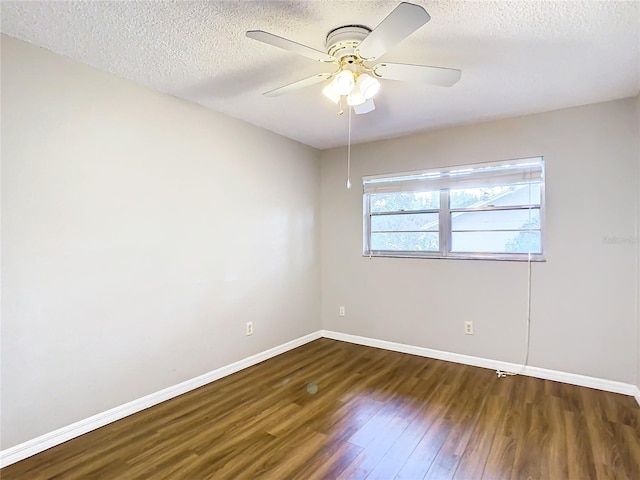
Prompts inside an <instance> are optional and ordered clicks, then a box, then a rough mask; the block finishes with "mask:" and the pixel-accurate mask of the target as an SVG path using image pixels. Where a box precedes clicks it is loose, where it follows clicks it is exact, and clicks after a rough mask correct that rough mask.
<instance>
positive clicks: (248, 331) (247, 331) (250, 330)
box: [245, 322, 253, 335]
mask: <svg viewBox="0 0 640 480" xmlns="http://www.w3.org/2000/svg"><path fill="white" fill-rule="evenodd" d="M245 335H253V322H247V325H246V328H245Z"/></svg>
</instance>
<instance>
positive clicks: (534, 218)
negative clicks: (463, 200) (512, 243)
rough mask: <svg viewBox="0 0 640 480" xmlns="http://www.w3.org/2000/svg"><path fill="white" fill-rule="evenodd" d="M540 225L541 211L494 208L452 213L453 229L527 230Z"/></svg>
mask: <svg viewBox="0 0 640 480" xmlns="http://www.w3.org/2000/svg"><path fill="white" fill-rule="evenodd" d="M539 226H540V211H539V210H538V209H531V211H529V210H493V211H484V212H457V213H452V214H451V229H452V230H454V231H455V230H526V229H528V228H532V229H536V228H539Z"/></svg>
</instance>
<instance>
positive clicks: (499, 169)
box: [362, 157, 544, 193]
mask: <svg viewBox="0 0 640 480" xmlns="http://www.w3.org/2000/svg"><path fill="white" fill-rule="evenodd" d="M543 162H544V161H543V159H542V157H533V158H522V159H518V160H506V161H500V162H490V163H482V164H477V165H467V166H464V167H447V168H437V169H429V170H421V171H416V172H405V173H402V174H392V175H371V176H367V177H363V179H362V182H363V188H364V193H389V192H415V191H432V190H441V189H443V188H449V189H454V188H474V187H493V186H500V185H514V184H531V183H538V182H541V181H542V178H543V175H544V163H543Z"/></svg>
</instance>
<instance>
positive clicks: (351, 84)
mask: <svg viewBox="0 0 640 480" xmlns="http://www.w3.org/2000/svg"><path fill="white" fill-rule="evenodd" d="M356 79H357V80H356ZM379 90H380V82H379V81H378V79H377V78H374V77H372V76H371V75H369V74H368V73H356V74H354V73H353V72H352V71H351V70H346V69H345V70H342V71H340V73H338V74H337V75H336V76H335V77H333V80H332V81H331V82H330V83H329V84H327V85H326V86H325V87H324V88H323V89H322V93H323V94H324V96H325V97H327V98H328V99H329V100H331V101H332V102H333V103H338V102H339V101H340V98H341V97H342V96H343V95H344V96H346V97H347V104H349V105H350V106H352V107H355V106H357V105H362V104H363V103H364V102H366V101H367V100H370V99H371V98H373V97H374V96H375V95H376V94H377V93H378V91H379Z"/></svg>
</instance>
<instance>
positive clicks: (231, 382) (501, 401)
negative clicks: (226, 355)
mask: <svg viewBox="0 0 640 480" xmlns="http://www.w3.org/2000/svg"><path fill="white" fill-rule="evenodd" d="M316 388H317V391H316ZM0 473H1V477H2V479H3V480H10V479H28V480H37V479H97V478H100V479H164V478H167V479H169V478H170V479H190V480H192V479H193V480H201V479H210V478H211V479H214V478H215V479H254V478H255V479H257V478H260V479H274V480H283V479H304V480H311V479H341V480H342V479H365V478H366V479H369V480H372V479H380V480H392V479H408V480H419V479H451V478H455V479H462V480H473V479H491V480H493V479H523V480H524V479H552V480H555V479H576V480H588V479H616V480H623V479H628V480H637V479H640V408H639V407H638V405H637V404H636V402H635V400H634V399H633V398H632V397H627V396H623V395H617V394H613V393H606V392H601V391H598V390H592V389H588V388H582V387H576V386H571V385H565V384H561V383H556V382H551V381H547V380H539V379H535V378H530V377H523V376H512V377H507V378H502V379H499V378H497V377H496V374H495V372H493V371H491V370H486V369H482V368H475V367H469V366H463V365H458V364H454V363H447V362H443V361H439V360H431V359H427V358H422V357H416V356H412V355H406V354H401V353H395V352H388V351H384V350H378V349H374V348H368V347H362V346H358V345H351V344H348V343H343V342H337V341H334V340H328V339H321V340H317V341H315V342H312V343H309V344H307V345H304V346H302V347H300V348H297V349H295V350H292V351H290V352H287V353H285V354H283V355H280V356H278V357H275V358H273V359H270V360H268V361H266V362H263V363H261V364H259V365H256V366H254V367H251V368H249V369H246V370H243V371H242V372H238V373H236V374H234V375H231V376H229V377H226V378H223V379H221V380H218V381H216V382H214V383H212V384H209V385H207V386H204V387H202V388H199V389H198V390H194V391H192V392H190V393H187V394H185V395H182V396H180V397H178V398H175V399H173V400H170V401H167V402H165V403H162V404H160V405H157V406H155V407H153V408H150V409H148V410H145V411H143V412H140V413H137V414H135V415H132V416H130V417H127V418H125V419H122V420H120V421H118V422H115V423H112V424H110V425H107V426H105V427H103V428H100V429H98V430H95V431H93V432H90V433H88V434H86V435H83V436H81V437H78V438H76V439H74V440H71V441H69V442H67V443H65V444H62V445H59V446H57V447H55V448H52V449H50V450H47V451H45V452H42V453H40V454H38V455H36V456H34V457H31V458H28V459H26V460H23V461H22V462H19V463H16V464H14V465H11V466H9V467H7V468H5V469H4V470H2V472H0Z"/></svg>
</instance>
